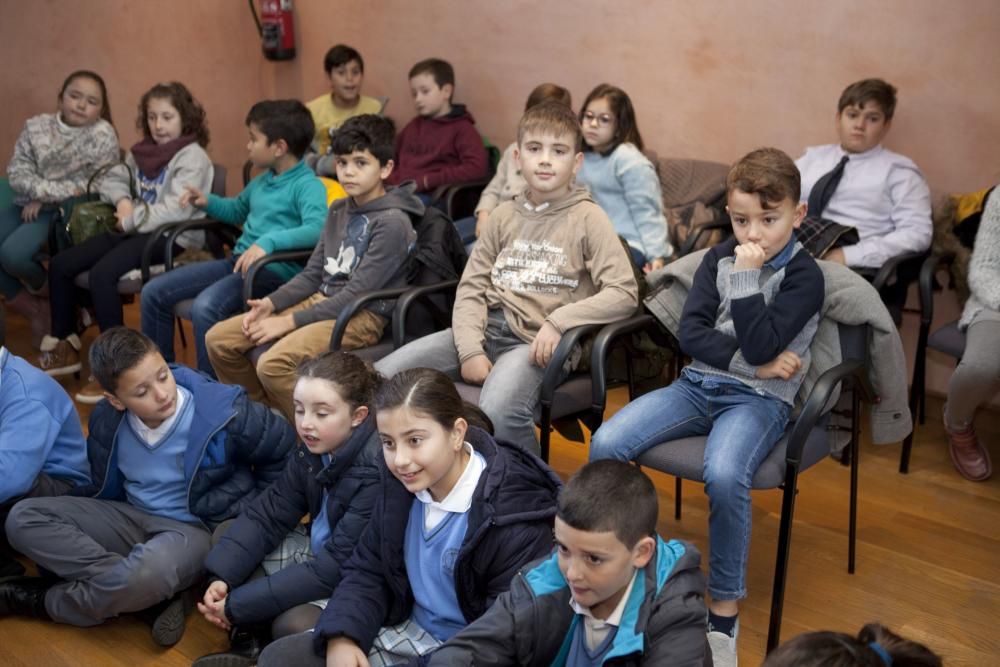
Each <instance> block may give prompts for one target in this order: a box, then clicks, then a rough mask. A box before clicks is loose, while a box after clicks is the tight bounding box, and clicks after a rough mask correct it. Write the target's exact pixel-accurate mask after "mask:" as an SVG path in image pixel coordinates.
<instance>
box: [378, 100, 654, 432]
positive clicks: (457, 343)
mask: <svg viewBox="0 0 1000 667" xmlns="http://www.w3.org/2000/svg"><path fill="white" fill-rule="evenodd" d="M517 142H518V147H517V151H516V153H515V159H517V160H518V162H519V164H520V166H521V173H522V175H523V176H524V179H525V182H526V183H527V187H526V189H525V191H524V193H523V194H521V195H519V196H518V197H516V198H515V199H514V200H513V201H508V202H504V203H503V204H501V205H500V206H498V207H497V208H495V209H494V210H493V211H492V212H491V213H490V217H489V218H488V219H487V221H486V224H485V226H484V228H483V230H482V233H481V235H480V237H479V241H478V242H477V243H476V246H475V248H474V249H473V251H472V256H471V257H470V258H469V262H468V264H467V265H466V267H465V272H464V273H463V274H462V278H461V281H460V282H459V285H458V291H457V294H456V297H455V307H454V310H453V311H452V328H451V329H446V330H444V331H440V332H437V333H434V334H431V335H429V336H425V337H423V338H420V339H418V340H416V341H414V342H412V343H410V344H409V345H406V346H404V347H402V348H400V349H398V350H396V351H395V352H393V353H392V354H390V355H389V356H387V357H385V358H384V359H382V360H381V361H379V362H378V363H376V364H375V368H376V370H378V371H379V372H381V373H382V374H383V375H385V376H386V377H391V376H392V375H394V374H396V373H398V372H399V371H401V370H404V369H407V368H414V367H418V366H421V367H428V368H434V369H437V370H440V371H442V372H444V373H447V374H448V375H450V376H451V377H452V378H453V379H455V380H458V379H463V380H465V381H466V382H469V383H472V384H481V385H483V391H482V393H481V394H480V397H479V407H480V408H482V410H483V411H484V412H485V413H486V414H487V415H488V416H489V417H490V419H491V420H492V421H493V424H494V426H495V429H496V436H497V439H499V440H506V441H508V442H515V443H518V444H520V445H522V446H524V447H526V448H533V449H534V451H536V452H537V451H538V437H537V435H536V433H535V425H534V416H533V415H534V410H535V406H536V404H537V403H538V391H539V388H540V387H541V383H542V377H543V375H544V373H545V366H546V365H547V364H548V363H549V360H550V359H551V358H552V353H553V352H554V351H555V348H556V345H558V344H559V340H560V339H561V338H562V334H563V333H564V332H565V331H566V330H567V329H570V328H572V327H575V326H579V325H582V324H588V323H606V322H614V321H615V320H619V319H621V318H623V317H627V316H628V315H630V314H631V313H632V312H634V310H635V306H636V303H637V300H638V286H637V285H636V281H635V277H634V275H633V274H632V269H631V266H630V264H629V259H628V257H627V256H626V254H625V251H624V250H623V249H622V246H621V243H620V242H619V241H618V237H617V235H616V234H615V231H614V227H612V225H611V221H610V220H609V219H608V216H607V215H606V214H605V213H604V211H602V210H601V209H600V207H598V206H597V204H595V203H594V201H593V199H591V197H590V194H589V193H588V192H587V190H586V189H585V188H582V187H577V186H575V185H574V184H573V176H574V175H575V174H576V172H577V170H578V169H579V168H580V164H581V163H582V161H583V153H582V152H581V151H580V142H581V132H580V123H579V122H578V121H577V120H576V117H575V116H574V115H573V111H572V110H571V109H569V108H568V107H567V106H565V105H563V104H559V103H557V102H545V103H542V104H539V105H537V106H535V107H532V108H531V109H528V110H527V111H526V112H525V113H524V116H522V117H521V121H520V123H519V124H518V131H517ZM576 361H577V360H576V359H574V360H573V363H576ZM570 370H571V369H570V368H566V369H564V372H565V373H569V371H570ZM513 387H517V388H518V391H512V390H511V389H512V388H513Z"/></svg>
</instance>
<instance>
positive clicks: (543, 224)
mask: <svg viewBox="0 0 1000 667" xmlns="http://www.w3.org/2000/svg"><path fill="white" fill-rule="evenodd" d="M630 261H631V260H630V259H629V257H628V255H626V253H625V250H624V248H623V247H622V244H621V242H620V241H619V240H618V236H617V235H616V234H615V230H614V227H612V225H611V221H610V220H609V219H608V216H607V214H605V213H604V211H602V210H601V208H600V207H599V206H598V205H597V204H595V203H594V200H593V199H591V197H590V194H589V193H588V192H587V190H586V189H585V188H582V187H576V188H574V189H573V190H571V191H570V192H569V194H567V195H566V197H564V198H563V199H561V200H559V201H555V202H550V203H549V204H548V205H542V206H538V207H535V206H532V205H531V204H530V203H529V202H528V201H527V200H526V198H525V197H524V195H521V196H519V197H517V198H515V199H514V200H513V201H508V202H504V203H503V204H500V206H498V207H497V208H496V209H494V210H493V212H492V213H491V214H490V217H489V220H488V221H487V222H486V226H485V228H484V229H483V231H482V234H481V235H480V237H479V240H478V241H477V242H476V245H475V247H474V248H473V250H472V256H471V257H470V258H469V263H468V264H467V265H466V267H465V272H464V273H463V274H462V280H461V282H460V283H459V285H458V293H457V295H456V298H455V308H454V311H453V313H452V331H453V333H454V336H455V348H456V349H457V350H458V357H459V361H460V362H464V361H466V360H467V359H470V358H472V357H474V356H476V355H479V354H483V353H484V352H483V349H484V347H483V344H484V341H485V332H486V317H487V312H488V311H489V310H491V309H494V308H502V309H503V311H504V316H505V317H506V319H507V323H508V324H509V325H510V327H511V329H512V330H513V331H514V333H515V334H517V336H518V338H520V339H521V340H523V341H524V342H526V343H530V342H531V341H532V340H534V338H535V335H536V334H537V333H538V330H539V329H541V327H542V324H544V323H545V322H548V323H549V324H551V325H552V326H554V327H555V328H556V330H557V331H559V333H565V332H566V331H567V330H568V329H571V328H573V327H575V326H579V325H581V324H592V323H596V324H603V323H606V322H614V321H615V320H620V319H622V318H624V317H627V316H629V315H631V314H632V313H633V312H634V310H635V307H636V304H637V303H638V285H637V284H636V280H635V275H634V274H633V273H632V266H631V263H630Z"/></svg>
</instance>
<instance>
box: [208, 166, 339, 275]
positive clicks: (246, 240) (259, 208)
mask: <svg viewBox="0 0 1000 667" xmlns="http://www.w3.org/2000/svg"><path fill="white" fill-rule="evenodd" d="M205 212H206V213H207V214H208V217H210V218H215V219H216V220H221V221H222V222H227V223H229V224H233V225H243V233H242V234H240V238H239V239H238V240H237V241H236V247H235V248H233V254H235V255H239V254H241V253H243V252H244V251H245V250H246V249H247V248H249V247H250V246H252V245H254V244H256V245H258V246H260V248H261V249H262V250H264V252H266V253H268V254H270V253H274V252H279V251H282V250H302V249H311V248H312V247H313V246H315V245H316V241H317V240H318V239H319V235H320V232H321V231H322V229H323V221H324V220H325V219H326V188H325V187H323V183H322V182H321V181H320V180H319V179H318V178H316V174H314V173H313V172H312V170H311V169H309V167H308V166H306V164H305V162H302V161H300V162H299V163H298V164H296V165H295V166H294V167H292V168H291V169H289V170H288V171H286V172H284V173H282V174H276V173H274V172H273V171H266V172H264V173H263V174H261V175H260V176H257V177H256V178H254V179H253V180H252V181H250V182H249V183H248V184H247V186H246V187H245V188H243V192H241V193H240V194H239V195H238V196H236V197H229V198H226V197H218V196H216V195H211V194H210V195H208V204H207V205H206V206H205ZM267 268H268V270H269V271H273V272H274V273H276V274H278V275H279V276H281V277H282V278H284V279H285V280H288V279H289V278H291V277H292V276H294V275H295V274H296V273H298V272H299V270H301V268H302V267H301V266H299V265H298V264H295V263H292V262H281V263H278V264H269V265H268V267H267Z"/></svg>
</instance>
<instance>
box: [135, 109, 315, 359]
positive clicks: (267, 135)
mask: <svg viewBox="0 0 1000 667" xmlns="http://www.w3.org/2000/svg"><path fill="white" fill-rule="evenodd" d="M246 124H247V128H248V129H249V131H250V140H249V141H248V142H247V152H248V153H249V159H250V161H251V162H252V163H253V165H254V166H255V167H256V168H258V169H261V170H264V173H262V174H261V175H260V176H258V177H256V178H255V179H253V180H252V181H250V183H249V184H248V185H247V186H246V188H244V189H243V192H241V193H240V194H239V196H237V197H232V198H223V197H218V196H216V195H213V194H209V195H206V194H204V193H203V192H201V191H200V190H198V189H196V188H194V187H189V188H188V191H187V193H186V194H185V195H184V196H182V198H181V204H182V205H185V206H191V205H193V206H196V207H198V208H202V209H204V210H205V213H207V214H208V216H209V217H210V218H214V219H216V220H219V221H222V222H226V223H229V224H233V225H242V226H243V233H242V234H241V235H240V237H239V240H238V241H237V242H236V247H235V248H233V253H232V256H231V257H228V258H225V259H218V260H214V261H210V262H198V263H196V264H188V265H186V266H182V267H180V268H178V269H175V270H173V271H170V272H168V273H165V274H163V275H161V276H159V277H157V278H156V279H155V280H152V281H150V282H149V283H148V284H147V285H146V286H145V287H144V288H143V290H142V299H141V305H142V332H143V333H144V334H146V335H147V336H149V337H150V338H152V339H153V340H154V341H155V342H156V344H157V346H158V347H159V348H160V350H161V351H162V352H163V356H164V358H165V359H166V360H167V361H168V362H172V361H173V360H174V354H173V350H174V325H173V322H174V306H175V305H176V304H177V303H179V302H181V301H184V300H186V299H194V305H193V306H192V308H191V322H192V324H193V326H194V339H195V350H196V353H197V358H198V370H200V371H202V372H204V373H208V374H209V375H211V376H212V377H214V376H215V373H214V371H213V370H212V364H211V362H210V361H209V359H208V353H207V351H206V349H205V334H206V333H207V332H208V330H209V329H210V328H212V325H214V324H215V323H216V322H220V321H222V320H224V319H226V318H228V317H231V316H233V315H236V314H238V313H240V312H242V310H243V306H244V303H243V279H244V277H245V276H246V273H247V271H248V270H249V268H250V266H251V265H252V264H253V263H254V262H255V261H257V260H258V259H260V258H261V257H263V256H265V255H269V254H271V253H273V252H279V251H284V250H302V249H312V248H313V247H314V246H315V245H316V242H317V240H319V234H320V231H321V230H322V229H323V222H324V220H325V219H326V189H325V188H324V187H323V184H322V182H320V180H319V179H318V178H316V176H315V174H313V172H312V171H311V170H310V169H309V167H307V166H306V164H305V163H304V162H303V161H302V156H303V155H305V152H306V150H307V149H308V148H309V143H310V142H311V141H312V137H313V132H314V125H313V120H312V115H311V114H310V113H309V110H308V109H307V108H306V107H305V105H303V104H302V103H301V102H298V101H296V100H265V101H263V102H258V103H257V104H255V105H253V107H252V108H251V109H250V113H249V114H247V120H246ZM301 269H302V267H301V266H300V265H298V264H294V263H287V262H283V263H278V264H271V265H269V266H268V267H267V268H265V269H263V270H261V271H259V272H258V273H257V277H256V280H255V281H254V286H253V287H254V289H253V296H254V298H258V299H259V298H261V297H263V296H265V295H267V294H270V293H271V292H273V291H274V290H275V289H277V288H278V287H280V286H281V285H283V284H284V283H285V282H287V281H288V280H289V279H290V278H292V277H293V276H295V274H297V273H298V272H299V271H300V270H301Z"/></svg>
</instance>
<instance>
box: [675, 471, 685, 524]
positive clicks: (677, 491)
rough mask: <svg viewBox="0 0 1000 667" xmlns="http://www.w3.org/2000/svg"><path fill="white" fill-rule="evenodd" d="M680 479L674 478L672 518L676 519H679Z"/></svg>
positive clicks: (681, 481)
mask: <svg viewBox="0 0 1000 667" xmlns="http://www.w3.org/2000/svg"><path fill="white" fill-rule="evenodd" d="M683 481H684V480H682V479H681V478H680V477H675V478H674V518H675V519H677V520H678V521H680V520H681V488H683V487H682V483H683Z"/></svg>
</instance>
